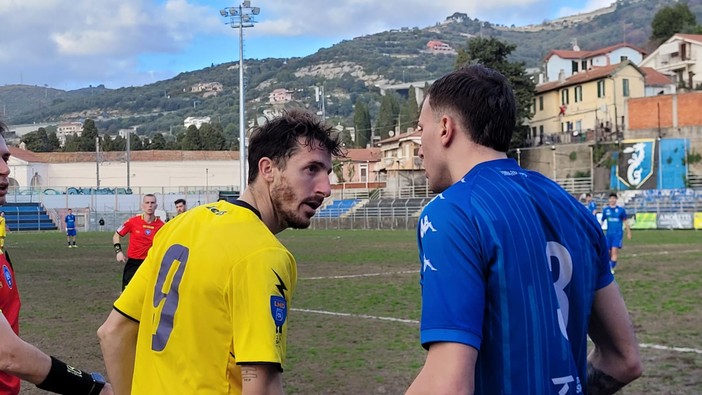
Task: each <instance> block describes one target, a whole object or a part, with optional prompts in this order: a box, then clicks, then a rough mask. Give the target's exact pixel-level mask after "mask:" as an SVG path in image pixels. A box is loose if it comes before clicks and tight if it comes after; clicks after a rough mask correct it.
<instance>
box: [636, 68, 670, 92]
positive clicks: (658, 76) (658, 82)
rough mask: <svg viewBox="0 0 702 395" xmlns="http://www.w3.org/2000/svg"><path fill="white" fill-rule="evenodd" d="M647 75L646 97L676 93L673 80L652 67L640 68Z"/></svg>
mask: <svg viewBox="0 0 702 395" xmlns="http://www.w3.org/2000/svg"><path fill="white" fill-rule="evenodd" d="M639 68H640V69H641V71H643V72H644V74H645V75H646V90H645V93H644V96H646V97H648V96H657V95H670V94H674V93H675V92H676V90H677V89H676V88H677V87H676V85H675V83H674V82H673V80H672V78H670V77H668V76H667V75H665V74H663V73H661V72H660V71H658V70H656V69H654V68H651V67H639Z"/></svg>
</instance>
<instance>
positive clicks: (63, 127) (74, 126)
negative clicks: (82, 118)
mask: <svg viewBox="0 0 702 395" xmlns="http://www.w3.org/2000/svg"><path fill="white" fill-rule="evenodd" d="M81 133H83V123H81V122H63V123H60V124H58V126H56V137H58V140H59V143H60V144H61V146H62V147H63V146H64V145H66V138H67V137H68V136H73V135H74V134H75V135H76V136H78V137H80V135H81Z"/></svg>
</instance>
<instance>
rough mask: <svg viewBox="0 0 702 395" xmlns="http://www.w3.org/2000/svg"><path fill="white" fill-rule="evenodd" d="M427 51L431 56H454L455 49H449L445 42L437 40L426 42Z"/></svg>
mask: <svg viewBox="0 0 702 395" xmlns="http://www.w3.org/2000/svg"><path fill="white" fill-rule="evenodd" d="M427 51H428V52H429V53H432V54H439V53H443V54H450V55H455V54H456V50H455V49H453V48H451V46H450V45H448V44H446V43H445V42H442V41H439V40H430V41H429V42H427Z"/></svg>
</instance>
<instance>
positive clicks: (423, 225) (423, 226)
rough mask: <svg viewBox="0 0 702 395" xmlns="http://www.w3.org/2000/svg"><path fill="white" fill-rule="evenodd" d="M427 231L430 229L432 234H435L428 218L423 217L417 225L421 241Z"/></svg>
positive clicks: (426, 216)
mask: <svg viewBox="0 0 702 395" xmlns="http://www.w3.org/2000/svg"><path fill="white" fill-rule="evenodd" d="M429 229H431V231H432V232H436V229H434V225H432V224H431V222H430V221H429V216H428V215H425V216H424V217H423V218H422V221H421V222H420V224H419V231H420V234H421V236H422V239H423V238H424V235H425V234H426V233H427V232H428V231H429Z"/></svg>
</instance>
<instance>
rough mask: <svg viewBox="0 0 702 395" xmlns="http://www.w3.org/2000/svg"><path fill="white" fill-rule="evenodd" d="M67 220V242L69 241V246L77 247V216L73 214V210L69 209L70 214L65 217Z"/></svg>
mask: <svg viewBox="0 0 702 395" xmlns="http://www.w3.org/2000/svg"><path fill="white" fill-rule="evenodd" d="M64 220H65V222H66V242H67V243H68V248H77V247H78V246H77V245H76V234H77V231H76V216H75V215H73V210H71V209H70V208H69V209H68V215H66V218H65V219H64Z"/></svg>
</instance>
